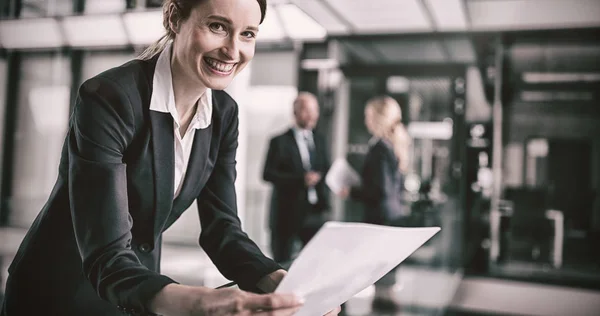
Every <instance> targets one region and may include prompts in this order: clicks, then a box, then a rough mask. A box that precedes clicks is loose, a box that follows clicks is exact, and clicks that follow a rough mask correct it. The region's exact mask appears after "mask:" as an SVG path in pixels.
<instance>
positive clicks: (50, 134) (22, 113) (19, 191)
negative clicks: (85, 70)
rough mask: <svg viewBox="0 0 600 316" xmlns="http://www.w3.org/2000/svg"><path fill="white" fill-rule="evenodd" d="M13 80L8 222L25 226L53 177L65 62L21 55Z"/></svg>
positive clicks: (65, 96) (64, 109)
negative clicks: (14, 99)
mask: <svg viewBox="0 0 600 316" xmlns="http://www.w3.org/2000/svg"><path fill="white" fill-rule="evenodd" d="M12 79H13V80H15V79H16V78H12ZM18 79H19V95H18V100H17V105H16V106H17V107H18V110H17V116H18V118H17V126H16V133H15V135H14V137H15V149H14V150H15V152H14V155H15V159H14V175H13V180H12V181H13V183H12V186H13V191H12V193H13V194H12V197H11V198H10V199H9V205H10V209H11V213H10V219H9V223H10V224H11V226H19V227H29V226H30V225H31V222H32V221H33V219H34V218H35V216H36V215H37V214H38V213H39V211H40V210H41V208H42V206H43V205H44V203H45V202H46V199H47V198H48V195H49V193H50V190H51V189H52V186H53V185H54V182H55V181H56V177H57V174H58V164H59V161H60V152H61V146H62V143H63V141H64V137H65V133H66V131H67V124H68V117H69V95H70V86H71V71H70V64H69V60H68V59H67V58H65V57H64V56H62V55H59V54H52V55H25V56H23V59H22V64H21V70H20V77H19V78H18Z"/></svg>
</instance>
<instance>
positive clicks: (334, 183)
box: [325, 159, 360, 193]
mask: <svg viewBox="0 0 600 316" xmlns="http://www.w3.org/2000/svg"><path fill="white" fill-rule="evenodd" d="M325 183H326V184H327V186H329V189H330V190H331V191H332V192H333V193H339V192H340V190H341V189H342V188H344V187H352V186H356V185H359V184H360V176H359V175H358V173H356V171H355V170H354V169H352V166H350V164H348V162H347V161H346V159H336V160H335V161H334V162H333V164H332V165H331V168H329V171H328V172H327V176H326V177H325Z"/></svg>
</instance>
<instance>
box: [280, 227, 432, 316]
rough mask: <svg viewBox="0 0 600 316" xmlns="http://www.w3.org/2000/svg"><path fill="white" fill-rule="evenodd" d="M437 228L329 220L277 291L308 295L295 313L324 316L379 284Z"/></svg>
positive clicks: (296, 261) (303, 250)
mask: <svg viewBox="0 0 600 316" xmlns="http://www.w3.org/2000/svg"><path fill="white" fill-rule="evenodd" d="M438 231H440V228H439V227H423V228H404V227H389V226H380V225H372V224H362V223H340V222H327V223H325V225H323V227H322V228H321V230H319V232H318V233H317V234H316V235H315V237H313V239H311V241H310V242H309V243H308V244H307V245H306V247H304V249H302V251H301V253H300V255H299V256H298V258H297V259H296V260H294V263H293V264H292V266H291V267H290V269H289V271H288V274H287V275H286V276H285V277H284V279H283V280H282V281H281V283H280V284H279V286H278V287H277V290H276V291H275V292H277V293H295V294H296V295H299V296H300V297H303V298H304V299H305V303H304V306H302V308H301V309H300V310H299V311H298V312H297V313H296V315H299V316H320V315H325V314H326V313H327V312H329V311H330V310H332V309H334V308H336V307H337V306H340V305H341V304H342V303H344V302H346V301H347V300H348V299H350V298H351V297H353V296H354V295H356V294H357V293H358V292H360V291H362V290H364V289H366V288H367V287H368V286H370V285H371V284H373V283H375V282H376V281H377V280H379V279H380V278H381V277H383V276H384V275H385V274H386V273H388V272H389V271H391V270H392V269H393V268H394V267H396V266H397V265H398V264H399V263H400V262H402V261H404V260H405V259H406V258H407V257H408V256H410V254H412V253H413V252H414V251H415V250H417V249H418V248H419V247H421V246H422V245H423V244H424V243H425V242H426V241H427V240H429V239H430V238H431V237H432V236H433V235H435V234H436V233H437V232H438Z"/></svg>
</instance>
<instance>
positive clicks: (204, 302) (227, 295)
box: [150, 284, 302, 316]
mask: <svg viewBox="0 0 600 316" xmlns="http://www.w3.org/2000/svg"><path fill="white" fill-rule="evenodd" d="M301 306H302V301H301V300H300V299H299V298H298V297H296V296H294V295H291V294H275V293H271V294H254V293H250V292H245V291H242V290H239V289H233V288H225V289H210V288H206V287H193V286H186V285H179V284H169V285H167V286H165V287H164V288H163V289H162V290H161V291H160V292H159V293H158V294H157V295H156V297H155V298H154V300H153V301H152V304H151V306H150V307H151V309H152V310H153V311H154V312H155V313H158V314H160V315H165V316H171V315H173V316H175V315H185V316H200V315H201V316H213V315H215V316H234V315H236V316H237V315H240V316H241V315H244V316H250V315H253V316H287V315H293V314H294V313H295V312H296V311H297V310H298V309H299V308H300V307H301Z"/></svg>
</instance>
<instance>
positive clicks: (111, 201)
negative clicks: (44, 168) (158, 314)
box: [68, 77, 174, 313]
mask: <svg viewBox="0 0 600 316" xmlns="http://www.w3.org/2000/svg"><path fill="white" fill-rule="evenodd" d="M134 130H135V128H134V119H133V111H132V109H131V104H130V102H129V100H128V98H127V96H126V94H125V90H124V89H123V88H121V87H120V86H119V85H118V84H117V83H116V82H114V81H112V80H111V79H108V78H103V77H96V78H92V79H90V80H88V81H86V82H85V83H84V84H83V85H82V86H81V88H80V90H79V97H78V100H77V103H76V105H75V108H74V112H73V115H72V117H71V126H70V130H69V135H68V154H69V197H70V209H71V217H72V224H73V228H74V232H75V238H76V241H77V246H78V248H79V253H80V255H81V259H82V261H83V270H84V273H85V275H86V277H87V278H88V280H89V281H90V283H91V284H92V286H93V288H94V289H95V290H96V292H97V293H98V295H99V296H100V297H101V298H103V299H105V300H107V301H109V302H111V303H113V304H115V305H118V306H119V307H121V308H127V309H129V310H132V311H136V312H137V311H139V312H142V313H144V312H146V311H147V310H146V306H147V305H148V303H149V302H150V300H151V299H152V298H153V297H154V295H155V294H156V293H157V292H158V291H160V290H161V289H162V288H163V287H164V286H165V285H167V284H169V283H173V282H174V281H173V280H171V279H169V278H168V277H166V276H163V275H160V274H158V273H156V272H153V271H151V270H148V269H147V268H146V267H145V266H144V265H142V264H141V263H140V260H139V259H138V257H137V256H136V254H135V252H134V251H133V250H132V249H131V227H132V225H133V221H132V218H131V216H130V215H129V209H128V197H127V176H126V165H125V164H124V163H123V153H124V151H125V150H126V149H127V146H128V145H129V143H130V141H131V139H132V138H133V135H134Z"/></svg>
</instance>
